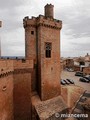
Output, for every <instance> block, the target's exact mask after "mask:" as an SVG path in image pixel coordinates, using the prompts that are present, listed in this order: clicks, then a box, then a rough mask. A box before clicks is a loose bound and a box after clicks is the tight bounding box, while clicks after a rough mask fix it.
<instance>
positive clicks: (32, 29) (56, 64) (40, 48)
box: [24, 4, 62, 100]
mask: <svg viewBox="0 0 90 120" xmlns="http://www.w3.org/2000/svg"><path fill="white" fill-rule="evenodd" d="M53 8H54V6H53V5H51V4H47V5H46V6H45V15H44V16H43V15H39V16H38V17H37V18H35V17H32V19H29V18H28V17H25V18H24V28H25V43H26V46H25V48H26V58H31V59H33V60H35V61H36V63H35V64H36V65H35V66H36V68H35V69H36V71H37V73H38V74H37V76H36V81H32V84H33V85H34V84H35V83H37V84H36V87H37V91H38V93H39V96H40V98H41V100H48V99H50V98H53V97H56V96H58V95H60V30H61V27H62V21H59V20H56V19H54V18H53V17H54V13H53Z"/></svg>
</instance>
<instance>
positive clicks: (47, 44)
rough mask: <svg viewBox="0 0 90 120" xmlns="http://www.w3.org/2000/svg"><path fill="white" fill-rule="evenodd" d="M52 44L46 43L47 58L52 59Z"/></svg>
mask: <svg viewBox="0 0 90 120" xmlns="http://www.w3.org/2000/svg"><path fill="white" fill-rule="evenodd" d="M51 50H52V43H50V42H46V43H45V56H46V58H51Z"/></svg>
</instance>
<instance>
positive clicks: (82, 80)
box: [79, 77, 89, 83]
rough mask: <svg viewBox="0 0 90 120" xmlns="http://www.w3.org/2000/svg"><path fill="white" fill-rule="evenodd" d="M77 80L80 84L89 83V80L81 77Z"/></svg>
mask: <svg viewBox="0 0 90 120" xmlns="http://www.w3.org/2000/svg"><path fill="white" fill-rule="evenodd" d="M79 80H80V81H81V82H87V83H89V80H87V79H86V78H83V77H82V78H80V79H79Z"/></svg>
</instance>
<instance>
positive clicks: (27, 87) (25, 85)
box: [13, 60, 33, 120]
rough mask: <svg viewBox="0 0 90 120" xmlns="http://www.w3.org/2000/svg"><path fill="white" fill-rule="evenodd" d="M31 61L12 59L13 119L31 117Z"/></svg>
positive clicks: (26, 119)
mask: <svg viewBox="0 0 90 120" xmlns="http://www.w3.org/2000/svg"><path fill="white" fill-rule="evenodd" d="M32 69H33V61H31V60H26V61H22V60H17V61H14V96H13V97H14V119H15V120H29V119H31V118H30V117H31V74H32V72H33V70H32Z"/></svg>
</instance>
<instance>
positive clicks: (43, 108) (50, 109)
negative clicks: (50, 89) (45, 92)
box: [35, 96, 68, 120]
mask: <svg viewBox="0 0 90 120" xmlns="http://www.w3.org/2000/svg"><path fill="white" fill-rule="evenodd" d="M35 109H36V111H37V114H38V116H39V118H40V120H47V119H48V120H49V119H52V120H53V119H55V117H56V116H55V114H59V115H61V113H63V112H64V113H66V112H68V108H67V106H66V104H65V102H64V101H63V99H62V97H61V96H58V97H55V98H53V99H49V100H46V101H42V102H41V103H39V104H37V105H36V106H35ZM59 117H60V116H59Z"/></svg>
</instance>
